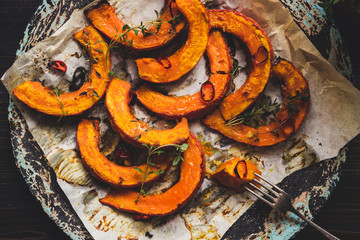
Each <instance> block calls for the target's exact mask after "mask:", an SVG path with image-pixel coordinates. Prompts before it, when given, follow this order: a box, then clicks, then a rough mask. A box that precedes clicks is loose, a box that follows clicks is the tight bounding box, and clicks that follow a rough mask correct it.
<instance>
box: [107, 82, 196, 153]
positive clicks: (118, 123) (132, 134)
mask: <svg viewBox="0 0 360 240" xmlns="http://www.w3.org/2000/svg"><path fill="white" fill-rule="evenodd" d="M130 88H131V85H130V83H129V82H126V81H122V80H120V79H117V78H114V79H112V81H111V83H110V84H109V88H108V90H107V93H106V98H105V106H106V108H107V110H108V115H109V119H110V122H111V124H112V127H113V129H114V130H115V131H116V132H118V133H119V134H120V135H121V137H122V138H123V139H124V140H125V141H127V142H129V143H131V144H133V145H135V146H140V147H141V146H142V144H151V145H153V146H160V145H165V144H181V143H183V142H185V141H186V140H187V139H188V138H189V127H188V121H187V119H186V118H182V119H181V121H180V122H179V123H178V124H177V125H176V126H175V127H174V128H172V129H164V130H157V129H152V128H150V127H148V126H147V124H146V123H145V122H143V121H140V120H138V119H136V118H135V117H134V115H133V114H132V113H131V111H130V107H129V105H128V103H129V93H130Z"/></svg>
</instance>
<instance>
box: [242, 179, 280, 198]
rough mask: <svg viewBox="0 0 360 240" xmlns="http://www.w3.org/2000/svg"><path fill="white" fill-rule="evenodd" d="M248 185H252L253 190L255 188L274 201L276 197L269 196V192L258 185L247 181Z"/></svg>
mask: <svg viewBox="0 0 360 240" xmlns="http://www.w3.org/2000/svg"><path fill="white" fill-rule="evenodd" d="M248 184H249V185H250V186H252V187H253V188H254V189H255V190H257V191H259V192H261V193H262V194H263V195H265V196H266V197H268V198H269V199H270V200H272V201H273V202H275V201H276V199H275V198H274V197H273V196H271V195H270V194H268V193H267V192H265V191H262V190H261V189H260V188H259V187H258V186H256V185H255V184H253V183H251V182H249V183H248Z"/></svg>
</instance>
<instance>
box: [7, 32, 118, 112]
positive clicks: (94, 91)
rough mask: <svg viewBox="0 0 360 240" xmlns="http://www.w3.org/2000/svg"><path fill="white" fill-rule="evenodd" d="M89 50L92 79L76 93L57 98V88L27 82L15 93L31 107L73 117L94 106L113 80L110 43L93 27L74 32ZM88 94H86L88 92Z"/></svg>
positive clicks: (64, 94) (90, 77) (76, 37)
mask: <svg viewBox="0 0 360 240" xmlns="http://www.w3.org/2000/svg"><path fill="white" fill-rule="evenodd" d="M74 37H75V39H76V40H78V41H79V42H80V44H81V45H82V46H84V47H86V49H87V50H88V53H89V55H90V58H91V59H93V61H92V62H91V69H90V73H89V80H88V81H87V82H85V83H84V84H83V86H82V87H81V88H80V89H79V90H77V91H74V92H70V93H61V94H60V95H59V96H58V97H59V99H58V98H57V96H56V94H55V92H54V90H53V89H51V88H49V87H43V86H42V84H41V83H40V82H33V81H26V82H24V83H23V84H21V85H19V86H17V87H16V88H15V89H14V91H13V93H14V95H15V97H17V98H18V99H19V100H20V101H22V102H24V103H25V104H26V105H28V106H29V107H31V108H33V109H35V110H37V111H40V112H43V113H45V114H49V115H55V116H70V115H77V114H81V113H82V112H84V111H85V110H87V109H89V108H91V107H92V106H93V105H94V104H95V103H96V102H97V101H98V100H99V99H100V98H101V97H102V96H103V95H104V93H105V91H106V88H107V86H108V83H109V81H110V80H109V78H108V70H109V69H107V67H108V68H109V67H110V66H111V63H110V55H109V56H108V57H107V58H106V52H107V51H108V45H107V44H106V43H105V42H104V40H103V38H102V37H101V35H100V34H99V33H98V32H97V31H96V30H95V29H94V28H93V27H91V26H88V27H86V28H85V29H83V30H81V31H80V32H78V33H76V34H75V35H74ZM85 93H86V94H85Z"/></svg>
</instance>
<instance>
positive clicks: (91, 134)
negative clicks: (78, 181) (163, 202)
mask: <svg viewBox="0 0 360 240" xmlns="http://www.w3.org/2000/svg"><path fill="white" fill-rule="evenodd" d="M76 140H77V143H78V148H79V151H80V154H81V159H82V163H83V165H84V166H85V167H86V168H87V169H88V170H89V171H90V173H91V174H92V175H93V176H94V177H95V178H97V179H99V180H101V181H103V182H105V183H108V184H110V185H112V186H115V187H136V186H140V185H141V184H142V180H143V175H142V173H140V172H139V171H138V170H137V169H135V167H137V168H140V169H141V170H142V171H143V172H144V171H145V168H146V164H142V165H139V166H120V165H117V164H115V163H114V162H112V161H110V160H108V159H107V158H106V157H105V156H104V155H103V154H102V153H101V152H100V150H99V147H98V141H99V121H98V120H93V119H83V120H81V122H80V123H79V125H78V128H77V132H76ZM166 158H168V157H167V155H166V154H162V155H155V156H154V157H153V159H152V162H153V163H154V164H155V165H149V168H148V172H150V171H154V173H151V174H149V175H148V177H147V179H146V181H145V182H147V183H148V182H152V181H155V180H156V179H158V178H159V177H160V176H161V175H158V174H156V173H155V172H156V171H158V170H160V169H161V170H163V171H166V170H167V169H168V168H169V167H170V166H171V164H172V161H171V160H169V159H166Z"/></svg>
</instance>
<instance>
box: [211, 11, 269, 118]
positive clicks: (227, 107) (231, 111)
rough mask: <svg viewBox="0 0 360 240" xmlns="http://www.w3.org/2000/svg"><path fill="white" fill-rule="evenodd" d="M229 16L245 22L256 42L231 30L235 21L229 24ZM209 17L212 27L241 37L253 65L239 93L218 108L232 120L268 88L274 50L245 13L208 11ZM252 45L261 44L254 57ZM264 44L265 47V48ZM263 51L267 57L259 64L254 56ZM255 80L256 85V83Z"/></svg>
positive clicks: (264, 34)
mask: <svg viewBox="0 0 360 240" xmlns="http://www.w3.org/2000/svg"><path fill="white" fill-rule="evenodd" d="M221 15H224V17H226V18H225V19H224V18H222V17H221ZM228 15H232V16H231V17H238V18H239V19H240V20H239V21H241V22H243V24H244V25H246V26H247V27H246V29H248V30H250V31H251V32H249V34H255V35H256V36H258V40H257V42H255V41H251V42H248V40H245V39H243V38H240V36H237V34H236V29H232V28H231V25H232V24H235V22H234V23H232V22H226V20H227V18H228ZM219 16H220V17H219ZM209 18H210V25H211V27H213V28H219V29H221V30H223V31H225V32H228V33H231V34H233V35H235V37H238V38H239V40H240V41H241V42H242V43H243V44H244V45H246V46H247V47H246V48H247V50H246V51H245V52H247V55H248V64H249V65H250V66H249V72H248V77H247V79H246V81H245V83H244V84H243V85H242V86H241V87H240V88H239V89H238V90H236V91H235V92H234V93H232V94H230V95H228V96H227V97H225V98H224V99H223V101H222V103H220V107H219V108H220V111H221V114H222V115H223V117H224V118H225V119H226V120H230V119H231V118H233V117H235V116H236V115H238V114H240V113H242V112H243V111H244V110H246V109H247V108H248V107H249V106H250V105H251V104H252V103H254V102H255V101H256V99H257V98H258V97H259V95H260V94H261V93H262V92H263V91H264V89H265V86H266V84H267V82H268V80H269V78H270V71H271V61H272V58H273V57H274V53H273V48H272V45H271V42H270V39H269V37H268V36H267V35H266V33H265V32H264V30H263V29H262V28H261V27H260V26H259V24H258V23H257V22H256V21H255V20H253V19H252V18H250V17H247V16H245V15H244V14H242V13H239V12H236V11H234V10H209ZM231 29H232V30H231ZM239 35H241V34H239ZM249 44H252V45H254V44H257V45H258V46H257V49H256V52H255V53H254V54H251V52H250V49H249V47H248V45H249ZM264 44H266V46H265V45H264ZM254 47H255V46H254ZM254 47H253V48H254ZM262 49H265V50H266V58H265V59H264V60H263V61H260V62H256V61H254V58H255V57H254V56H256V54H257V53H259V51H260V50H262ZM249 55H250V56H249ZM256 69H259V70H256ZM259 71H261V72H263V73H262V74H261V75H259V74H257V76H256V78H255V77H254V76H253V74H255V73H256V72H259ZM259 76H260V77H259ZM253 81H256V82H254V83H253ZM254 84H255V85H254ZM254 88H258V89H257V92H254ZM248 89H252V93H251V96H249V92H248Z"/></svg>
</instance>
